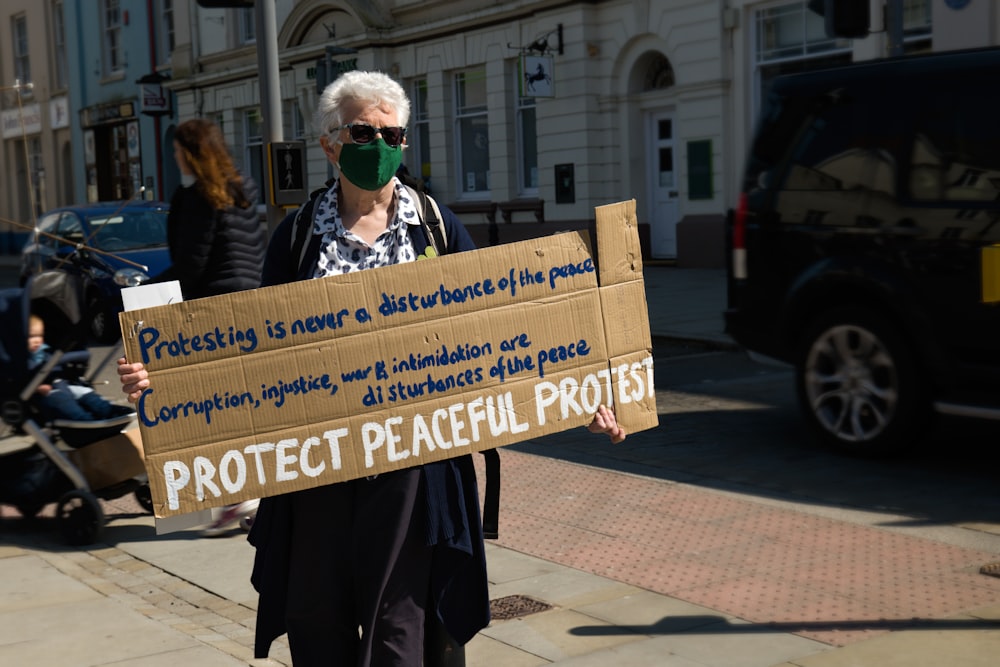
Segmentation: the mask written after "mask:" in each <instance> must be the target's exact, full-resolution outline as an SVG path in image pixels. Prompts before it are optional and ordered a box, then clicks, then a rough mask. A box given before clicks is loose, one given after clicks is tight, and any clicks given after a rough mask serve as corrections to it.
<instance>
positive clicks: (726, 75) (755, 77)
mask: <svg viewBox="0 0 1000 667" xmlns="http://www.w3.org/2000/svg"><path fill="white" fill-rule="evenodd" d="M102 1H103V0H102ZM258 1H259V2H268V1H273V2H274V6H273V9H274V13H275V18H276V28H277V54H278V70H279V75H278V76H279V82H280V83H279V85H278V86H277V89H278V91H279V92H278V94H279V95H280V98H281V111H282V123H281V127H282V138H283V139H284V140H301V141H304V142H305V145H306V147H307V148H306V165H307V180H308V188H315V187H318V186H320V185H321V184H322V183H323V182H324V181H325V180H326V179H327V178H329V176H331V175H332V172H331V168H330V167H329V166H328V164H327V163H326V160H325V158H324V156H323V154H322V152H321V150H320V148H319V144H318V140H317V136H318V135H317V133H316V131H315V130H314V128H312V126H311V122H312V113H313V110H314V109H315V106H316V102H317V98H318V94H317V74H318V75H319V76H320V77H322V76H323V70H322V69H321V68H318V67H317V65H318V61H321V60H323V59H324V58H325V54H326V52H327V49H328V47H333V48H332V55H331V56H330V58H329V60H330V61H331V63H332V64H334V69H336V70H337V71H340V70H344V69H354V68H356V69H378V70H382V71H385V72H387V73H389V74H391V75H392V76H393V77H395V78H397V79H398V80H399V81H400V82H401V83H402V84H403V85H404V87H405V88H406V90H407V92H408V93H409V94H410V97H411V101H412V103H413V112H412V115H411V119H410V123H409V129H408V142H409V148H408V150H407V153H406V157H405V161H406V164H407V166H408V168H409V170H410V172H411V173H412V174H414V175H416V176H421V177H422V178H423V179H425V180H426V181H427V183H428V184H429V186H430V188H431V191H432V193H433V195H434V196H435V198H436V199H438V200H439V201H440V202H442V203H444V204H448V205H452V206H453V207H454V208H455V210H456V212H458V213H459V214H460V217H461V218H462V219H463V221H464V222H465V223H466V224H467V225H468V226H469V227H470V230H471V231H473V233H474V236H475V237H476V240H477V241H478V242H479V243H482V244H486V243H495V242H500V243H503V242H507V241H512V240H519V239H521V238H526V237H530V236H537V235H541V234H547V233H551V232H554V231H559V230H562V229H585V228H587V226H588V225H589V224H590V223H591V221H592V220H593V217H594V213H593V210H594V207H595V206H599V205H602V204H607V203H612V202H616V201H622V200H628V199H635V200H636V204H637V214H638V219H639V223H640V232H641V237H642V239H643V250H644V254H645V255H646V256H647V257H649V258H655V259H669V260H675V261H676V262H677V263H678V264H679V265H681V266H722V262H723V261H724V260H723V258H724V256H725V248H724V242H725V239H724V236H725V233H724V230H725V216H726V213H727V211H728V209H729V208H730V207H731V206H732V205H733V203H734V200H735V197H736V193H737V192H738V191H739V187H740V182H739V179H740V178H741V172H742V166H743V160H744V156H745V154H746V144H747V142H748V141H749V140H750V137H751V136H752V130H753V127H754V124H755V120H756V117H757V115H758V113H759V109H760V105H761V100H762V97H763V95H764V94H765V92H766V88H767V85H768V82H769V81H770V79H772V78H773V77H774V76H776V75H778V74H780V73H784V72H788V71H799V70H802V69H810V68H815V67H820V66H824V65H828V64H836V63H843V62H850V61H852V60H862V59H870V58H877V57H883V56H886V55H888V54H889V50H890V45H889V44H888V40H887V37H886V34H885V32H884V26H883V22H884V19H883V14H884V12H883V6H882V3H881V2H879V1H878V0H872V2H871V3H870V4H871V26H870V28H871V30H872V34H871V35H870V36H869V37H866V38H863V39H855V40H847V39H830V38H829V37H827V36H826V34H825V32H824V30H823V19H822V17H819V16H818V15H816V14H814V13H813V12H811V11H810V10H809V9H808V7H807V2H806V1H805V0H774V1H770V2H752V1H750V0H586V1H578V2H571V1H566V0H516V1H512V2H495V3H484V2H481V1H479V2H477V1H473V0H381V1H379V0H258ZM890 1H891V2H893V3H896V2H898V3H899V4H898V5H895V4H894V5H893V7H898V9H899V10H900V11H901V12H902V14H901V15H902V17H903V25H904V29H905V30H904V45H903V46H904V50H905V51H906V52H907V53H916V52H920V51H930V50H934V51H939V50H948V49H954V48H965V47H974V46H988V45H993V44H997V43H1000V40H998V34H1000V0H890ZM120 3H121V5H122V6H123V7H125V6H126V5H129V6H131V5H134V11H136V12H139V11H142V10H143V8H144V7H146V6H147V5H148V6H151V7H152V8H153V10H152V11H154V12H156V13H157V15H158V16H159V17H161V18H162V20H160V21H159V25H160V26H161V32H162V31H165V30H166V29H167V27H166V25H167V24H166V18H163V17H169V24H170V25H169V30H170V34H169V37H168V36H167V35H164V34H161V35H159V36H158V37H157V43H158V44H161V45H163V48H162V49H161V55H160V58H161V60H160V62H159V63H158V64H157V65H156V70H157V71H158V72H161V73H162V74H164V75H165V76H169V77H170V78H169V80H168V81H166V82H165V83H164V84H163V85H164V87H165V88H166V89H167V90H168V91H170V93H171V94H172V96H173V106H172V108H173V109H174V114H173V116H172V117H171V118H169V119H168V118H164V119H161V124H162V133H163V137H162V142H161V143H162V144H163V145H165V146H169V145H170V139H171V137H172V132H173V128H174V127H176V124H177V123H179V122H181V121H183V120H185V119H187V118H191V117H195V116H203V117H208V118H211V119H213V120H217V121H218V122H220V123H221V125H222V127H223V129H224V131H225V133H226V137H227V140H228V142H229V144H230V146H231V147H232V149H233V153H234V155H235V156H236V158H237V161H238V162H239V164H240V165H241V166H242V167H243V168H244V170H246V171H248V172H250V173H251V174H253V175H254V176H255V177H256V178H258V180H261V181H262V182H265V193H266V192H267V187H266V181H267V159H266V157H267V150H266V147H265V146H264V145H263V138H264V134H265V133H264V132H263V127H264V121H265V119H264V117H263V115H262V114H263V113H264V110H266V109H267V108H268V105H267V104H266V103H262V102H266V100H264V101H262V100H261V85H260V77H261V73H260V65H259V62H258V52H257V46H258V44H257V35H256V29H257V26H256V22H255V20H254V19H255V15H256V11H255V10H254V9H252V8H251V9H237V8H233V9H205V8H202V7H200V6H197V5H196V3H195V2H193V1H190V2H188V1H181V2H178V1H176V0H152V1H151V2H146V0H142V2H140V1H139V0H134V1H133V0H120ZM153 24H154V25H155V24H157V21H153ZM5 50H8V49H5ZM7 56H8V54H6V53H4V54H3V56H0V66H2V67H3V70H2V71H3V72H4V76H5V79H4V80H5V81H6V77H7V72H8V70H9V69H10V66H9V64H8V63H7V62H5V60H4V59H5V58H6V57H7ZM539 66H541V69H539ZM318 69H319V71H318ZM915 85H916V83H915ZM71 115H72V114H71ZM166 153H167V154H165V156H164V157H163V160H164V161H165V162H169V161H170V160H171V156H170V155H169V151H167V152H166ZM164 173H165V174H167V175H168V176H165V179H167V180H165V181H164V182H165V183H166V184H167V185H168V186H170V185H172V183H169V182H168V181H169V175H170V174H175V173H176V170H173V169H172V165H166V167H165V168H164ZM8 180H9V179H8ZM7 185H8V184H7V182H5V183H4V184H3V186H4V187H7ZM168 189H169V187H168ZM267 196H269V195H268V194H265V197H267ZM264 201H265V202H266V201H267V200H266V199H265V200H264ZM263 203H264V202H262V204H263ZM491 219H492V221H493V224H491Z"/></svg>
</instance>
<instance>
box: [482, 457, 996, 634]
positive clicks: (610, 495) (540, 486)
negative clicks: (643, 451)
mask: <svg viewBox="0 0 1000 667" xmlns="http://www.w3.org/2000/svg"><path fill="white" fill-rule="evenodd" d="M475 458H476V461H477V465H480V466H481V457H478V456H477V457H475ZM501 458H502V461H503V463H502V467H503V475H502V484H503V486H502V493H501V510H500V539H499V540H497V544H498V545H500V546H503V547H506V548H510V549H513V550H515V551H519V552H523V553H527V554H531V555H534V556H537V557H539V558H543V559H546V560H549V561H553V562H557V563H561V564H564V565H567V566H570V567H573V568H576V569H579V570H584V571H587V572H591V573H594V574H597V575H601V576H605V577H609V578H612V579H615V580H617V581H621V582H625V583H628V584H632V585H634V586H638V587H641V588H644V589H647V590H651V591H655V592H657V593H661V594H664V595H669V596H671V597H675V598H679V599H682V600H685V601H688V602H691V603H694V604H698V605H702V606H705V607H708V608H711V609H713V610H716V611H719V612H722V613H725V614H729V615H732V616H736V617H738V618H741V619H744V620H746V621H750V622H753V623H760V624H768V623H771V624H778V625H780V626H781V627H782V628H785V629H787V631H789V632H794V633H796V634H799V635H801V636H804V637H808V638H811V639H815V640H817V641H821V642H824V643H827V644H830V645H834V646H844V645H846V644H850V643H853V642H856V641H860V640H862V639H867V638H870V637H873V636H875V635H878V634H882V633H884V632H888V631H889V630H895V629H901V628H902V627H906V626H907V625H908V624H910V625H914V624H916V623H919V620H929V619H935V618H937V619H940V618H946V617H950V616H954V615H957V614H960V613H962V612H964V611H968V610H972V609H975V608H978V607H984V606H988V605H993V604H997V603H998V602H1000V578H996V577H987V576H983V575H981V574H979V567H980V566H981V565H982V564H983V563H984V562H988V561H991V560H995V559H996V554H993V553H987V552H983V551H977V550H972V549H964V548H959V547H955V546H951V545H948V544H944V543H941V542H937V541H933V540H929V539H923V538H919V537H913V536H908V535H903V534H900V533H898V532H892V531H889V530H884V529H879V528H875V527H871V526H866V525H860V524H855V523H850V522H846V521H838V520H834V519H829V518H825V517H818V516H814V515H810V514H808V513H806V512H804V511H797V510H794V509H783V508H779V507H775V506H773V505H771V504H765V503H761V502H757V501H754V500H752V499H746V498H742V497H738V496H736V495H732V494H726V493H721V492H717V491H710V490H705V489H701V488H698V487H694V486H690V485H686V484H679V483H676V482H670V481H663V480H658V479H652V478H646V477H640V476H636V475H629V474H623V473H618V472H609V471H606V470H601V469H596V468H591V467H588V466H582V465H578V464H574V463H567V462H564V461H560V460H558V459H552V458H547V457H541V456H536V455H532V454H526V453H521V452H517V451H513V450H510V449H504V450H502V451H501ZM480 474H482V471H481V470H480ZM914 619H918V620H917V621H914Z"/></svg>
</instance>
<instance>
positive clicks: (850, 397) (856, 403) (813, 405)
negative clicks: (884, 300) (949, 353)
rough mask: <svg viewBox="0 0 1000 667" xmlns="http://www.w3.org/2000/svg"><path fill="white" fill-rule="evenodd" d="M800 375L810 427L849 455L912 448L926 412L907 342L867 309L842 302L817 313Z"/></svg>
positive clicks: (800, 357)
mask: <svg viewBox="0 0 1000 667" xmlns="http://www.w3.org/2000/svg"><path fill="white" fill-rule="evenodd" d="M795 381H796V390H797V393H798V398H799V406H800V407H801V409H802V412H803V414H804V415H805V417H806V419H807V420H808V422H809V425H810V426H811V427H812V429H813V431H814V432H815V433H816V435H817V436H818V437H819V439H820V440H821V441H822V442H823V443H824V444H826V445H828V446H831V447H833V448H834V449H837V450H839V451H841V452H844V453H847V454H852V455H857V456H871V457H874V456H884V455H887V454H892V453H896V452H899V451H901V450H903V449H905V448H907V447H910V446H912V445H913V443H914V437H915V436H916V435H917V434H918V433H920V432H921V431H922V429H923V427H924V425H925V423H926V421H927V415H928V414H929V405H928V400H927V398H926V389H925V388H924V387H922V386H921V378H920V374H919V372H918V369H917V364H916V360H915V358H914V355H913V352H912V351H911V350H910V347H909V345H908V344H907V342H906V341H905V340H904V339H903V337H902V336H901V335H900V334H899V332H898V331H897V329H896V328H895V327H894V326H893V325H892V324H891V323H890V322H889V321H888V320H886V319H885V318H883V317H882V316H880V315H879V314H878V313H876V312H874V311H872V310H869V309H864V308H857V307H844V308H838V309H835V310H831V311H830V312H828V313H824V314H823V315H821V316H820V317H818V318H816V319H815V320H814V321H813V322H812V323H811V324H810V326H809V327H808V328H807V329H806V335H805V336H804V337H803V339H802V344H801V346H800V348H799V353H798V354H797V356H796V364H795Z"/></svg>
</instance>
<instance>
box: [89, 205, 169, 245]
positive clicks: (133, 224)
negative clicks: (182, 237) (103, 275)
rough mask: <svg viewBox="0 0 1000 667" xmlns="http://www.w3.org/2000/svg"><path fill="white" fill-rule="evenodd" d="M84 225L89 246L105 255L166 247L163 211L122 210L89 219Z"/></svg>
mask: <svg viewBox="0 0 1000 667" xmlns="http://www.w3.org/2000/svg"><path fill="white" fill-rule="evenodd" d="M87 223H88V224H89V225H90V244H91V245H93V246H94V247H96V248H98V249H99V250H104V251H106V252H116V251H120V250H138V249H140V248H155V247H158V246H164V245H166V244H167V212H166V211H121V212H118V213H115V214H114V215H111V216H107V215H105V216H93V217H90V218H88V219H87Z"/></svg>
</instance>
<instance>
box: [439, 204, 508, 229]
mask: <svg viewBox="0 0 1000 667" xmlns="http://www.w3.org/2000/svg"><path fill="white" fill-rule="evenodd" d="M448 208H450V209H451V210H452V212H453V213H454V214H455V215H457V216H459V217H461V216H462V215H463V214H466V213H482V214H483V215H485V216H486V221H487V222H489V223H490V224H493V223H495V222H496V221H497V205H496V202H491V201H484V200H477V201H467V200H461V201H455V202H452V203H450V204H448Z"/></svg>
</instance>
